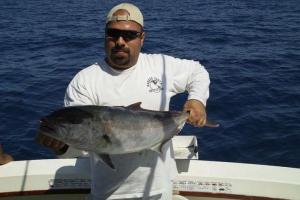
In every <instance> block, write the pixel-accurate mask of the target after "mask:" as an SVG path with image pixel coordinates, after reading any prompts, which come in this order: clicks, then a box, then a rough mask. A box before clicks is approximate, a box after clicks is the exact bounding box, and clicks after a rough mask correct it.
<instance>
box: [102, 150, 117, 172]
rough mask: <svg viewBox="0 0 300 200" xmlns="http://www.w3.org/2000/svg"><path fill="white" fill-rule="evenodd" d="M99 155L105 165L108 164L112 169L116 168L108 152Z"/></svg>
mask: <svg viewBox="0 0 300 200" xmlns="http://www.w3.org/2000/svg"><path fill="white" fill-rule="evenodd" d="M99 157H100V158H101V160H102V161H103V162H104V163H105V164H106V165H107V166H109V167H110V168H111V169H113V170H116V168H115V166H114V164H113V163H112V161H111V158H110V156H109V155H108V154H99Z"/></svg>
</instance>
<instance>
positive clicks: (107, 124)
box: [38, 103, 188, 167]
mask: <svg viewBox="0 0 300 200" xmlns="http://www.w3.org/2000/svg"><path fill="white" fill-rule="evenodd" d="M140 104H141V103H136V104H133V105H130V106H128V107H108V106H95V105H94V106H93V105H90V106H73V107H66V108H62V109H60V110H57V111H55V112H53V113H51V114H50V115H48V116H46V117H44V118H42V119H41V123H40V129H39V132H38V134H44V135H47V136H50V137H53V138H55V139H57V140H59V141H62V142H64V143H66V144H68V145H70V146H72V147H74V148H77V149H81V150H86V151H92V152H96V153H98V154H101V155H109V154H124V153H132V152H138V151H142V150H144V149H153V150H156V151H159V150H160V147H161V146H162V145H163V144H164V143H165V142H166V141H168V140H170V139H171V138H172V137H173V136H174V135H176V134H177V133H178V132H179V131H180V129H181V128H182V127H183V126H184V124H185V122H186V120H187V118H188V113H187V112H169V111H151V110H144V109H141V107H140ZM102 157H103V156H102ZM103 159H104V160H107V164H108V165H110V166H112V163H110V159H109V157H107V156H106V157H103ZM112 167H113V166H112Z"/></svg>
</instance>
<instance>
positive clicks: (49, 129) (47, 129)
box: [39, 118, 55, 133]
mask: <svg viewBox="0 0 300 200" xmlns="http://www.w3.org/2000/svg"><path fill="white" fill-rule="evenodd" d="M39 131H40V132H42V133H53V132H55V128H54V126H53V125H51V123H50V122H49V120H48V119H47V118H42V119H41V121H40V129H39Z"/></svg>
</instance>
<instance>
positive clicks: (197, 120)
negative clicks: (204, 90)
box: [183, 99, 206, 127]
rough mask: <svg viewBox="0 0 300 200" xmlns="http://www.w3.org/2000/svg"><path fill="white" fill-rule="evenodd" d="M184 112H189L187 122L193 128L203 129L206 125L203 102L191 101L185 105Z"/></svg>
mask: <svg viewBox="0 0 300 200" xmlns="http://www.w3.org/2000/svg"><path fill="white" fill-rule="evenodd" d="M183 110H184V111H186V112H189V114H190V115H189V118H188V119H187V122H188V123H190V124H192V125H193V126H199V127H203V126H204V125H205V124H206V110H205V106H204V105H203V103H202V102H200V101H198V100H195V99H190V100H187V101H186V102H185V104H184V107H183Z"/></svg>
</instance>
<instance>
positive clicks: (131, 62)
mask: <svg viewBox="0 0 300 200" xmlns="http://www.w3.org/2000/svg"><path fill="white" fill-rule="evenodd" d="M143 28H144V22H143V15H142V13H141V12H140V10H139V9H138V8H137V7H136V6H134V5H132V4H128V3H123V4H119V5H117V6H115V7H114V8H112V9H111V11H110V12H109V13H108V15H107V20H106V27H105V53H106V57H105V59H103V60H102V61H100V62H99V63H96V64H94V65H91V66H89V67H87V68H85V69H83V70H82V71H80V72H79V73H78V74H77V75H76V76H75V77H74V79H73V80H72V81H71V83H70V84H69V86H68V88H67V91H66V95H65V106H74V105H102V106H127V105H130V104H133V103H136V102H142V105H141V106H142V107H143V108H145V109H150V110H168V108H169V101H170V98H171V97H172V96H174V95H175V94H177V93H181V92H184V91H186V90H187V91H188V93H189V96H188V100H187V102H186V103H185V105H184V110H185V111H187V112H189V118H188V122H189V123H191V124H193V125H195V126H204V124H205V123H206V111H205V104H206V100H207V99H208V96H209V83H210V81H209V75H208V73H207V71H206V70H205V68H204V67H203V66H202V65H200V64H199V63H198V62H195V61H190V60H183V59H177V58H173V57H170V56H166V55H161V54H143V53H140V51H141V48H142V46H143V43H144V40H145V32H144V30H143ZM39 142H40V143H42V144H44V145H46V146H48V147H51V148H52V149H54V151H55V152H56V153H57V154H62V153H64V152H65V151H66V150H67V149H68V150H67V153H68V152H71V148H68V146H67V145H65V144H63V143H61V142H59V141H57V140H54V139H51V138H48V137H46V136H41V137H40V138H39ZM89 154H90V157H91V171H92V186H91V196H92V198H93V199H107V198H109V199H166V200H168V199H172V184H171V179H172V177H173V176H174V174H175V173H176V167H175V166H176V165H175V162H174V159H172V158H171V148H170V142H167V143H166V144H165V145H164V146H163V148H162V154H161V155H159V154H158V153H157V152H154V151H151V150H145V151H142V152H138V153H131V154H123V155H112V156H111V160H112V162H113V163H114V165H115V167H116V169H115V170H113V169H111V168H109V167H108V166H107V165H105V164H104V163H103V162H102V160H101V158H100V157H99V156H98V155H97V154H95V153H92V152H90V153H89Z"/></svg>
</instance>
